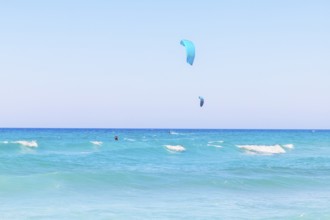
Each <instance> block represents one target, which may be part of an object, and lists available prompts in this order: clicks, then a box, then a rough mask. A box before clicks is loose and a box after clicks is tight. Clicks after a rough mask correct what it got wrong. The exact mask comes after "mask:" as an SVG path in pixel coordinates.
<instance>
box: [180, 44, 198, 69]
mask: <svg viewBox="0 0 330 220" xmlns="http://www.w3.org/2000/svg"><path fill="white" fill-rule="evenodd" d="M180 44H181V45H182V46H184V47H185V48H186V53H187V63H189V64H190V65H193V63H194V59H195V45H194V43H193V42H191V41H190V40H181V42H180Z"/></svg>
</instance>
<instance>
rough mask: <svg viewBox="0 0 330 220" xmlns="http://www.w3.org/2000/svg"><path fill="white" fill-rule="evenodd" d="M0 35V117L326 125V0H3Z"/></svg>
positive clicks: (71, 122) (170, 124)
mask: <svg viewBox="0 0 330 220" xmlns="http://www.w3.org/2000/svg"><path fill="white" fill-rule="evenodd" d="M181 39H189V40H191V41H193V42H194V43H195V46H196V58H195V62H194V65H193V66H190V65H189V64H187V63H186V62H185V60H186V57H185V50H184V48H183V47H182V46H181V45H180V40H181ZM0 42H1V43H0V82H1V86H0V103H1V105H0V127H41V128H42V127H47V128H50V127H55V128H228V129H234V128H239V129H244V128H247V129H248V128H251V129H261V128H262V129H310V128H311V129H329V128H330V103H329V101H330V62H329V60H330V2H329V1H326V0H323V1H321V0H313V1H312V0H310V1H303V0H299V1H298V0H267V1H265V0H249V1H246V0H226V1H223V0H203V1H192V0H190V1H187V0H182V1H174V0H167V1H165V0H164V1H154V0H140V1H133V0H120V1H119V0H117V1H114V0H94V1H86V0H49V1H44V0H30V1H24V0H12V1H5V0H0ZM198 96H203V97H204V98H205V105H204V107H202V108H200V107H199V100H198Z"/></svg>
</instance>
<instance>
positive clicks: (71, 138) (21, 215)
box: [0, 129, 330, 219]
mask: <svg viewBox="0 0 330 220" xmlns="http://www.w3.org/2000/svg"><path fill="white" fill-rule="evenodd" d="M115 135H118V136H119V141H114V139H113V137H114V136H115ZM94 141H96V142H94ZM92 142H93V143H92ZM101 142H102V143H101ZM178 145H180V146H178ZM329 207H330V131H321V130H316V131H311V130H306V131H304V130H299V131H296V130H289V131H288V130H268V131H267V130H171V131H170V130H129V129H121V130H116V129H0V219H330V208H329Z"/></svg>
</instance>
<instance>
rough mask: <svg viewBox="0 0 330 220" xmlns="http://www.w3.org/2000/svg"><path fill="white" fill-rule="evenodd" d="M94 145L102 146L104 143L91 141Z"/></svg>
mask: <svg viewBox="0 0 330 220" xmlns="http://www.w3.org/2000/svg"><path fill="white" fill-rule="evenodd" d="M90 142H91V143H92V144H94V145H97V146H101V145H102V144H103V142H102V141H90Z"/></svg>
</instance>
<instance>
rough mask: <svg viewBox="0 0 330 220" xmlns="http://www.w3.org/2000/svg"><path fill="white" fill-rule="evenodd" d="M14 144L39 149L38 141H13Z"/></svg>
mask: <svg viewBox="0 0 330 220" xmlns="http://www.w3.org/2000/svg"><path fill="white" fill-rule="evenodd" d="M12 143H13V144H20V145H22V146H23V147H38V143H37V141H24V140H22V141H13V142H12Z"/></svg>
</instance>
